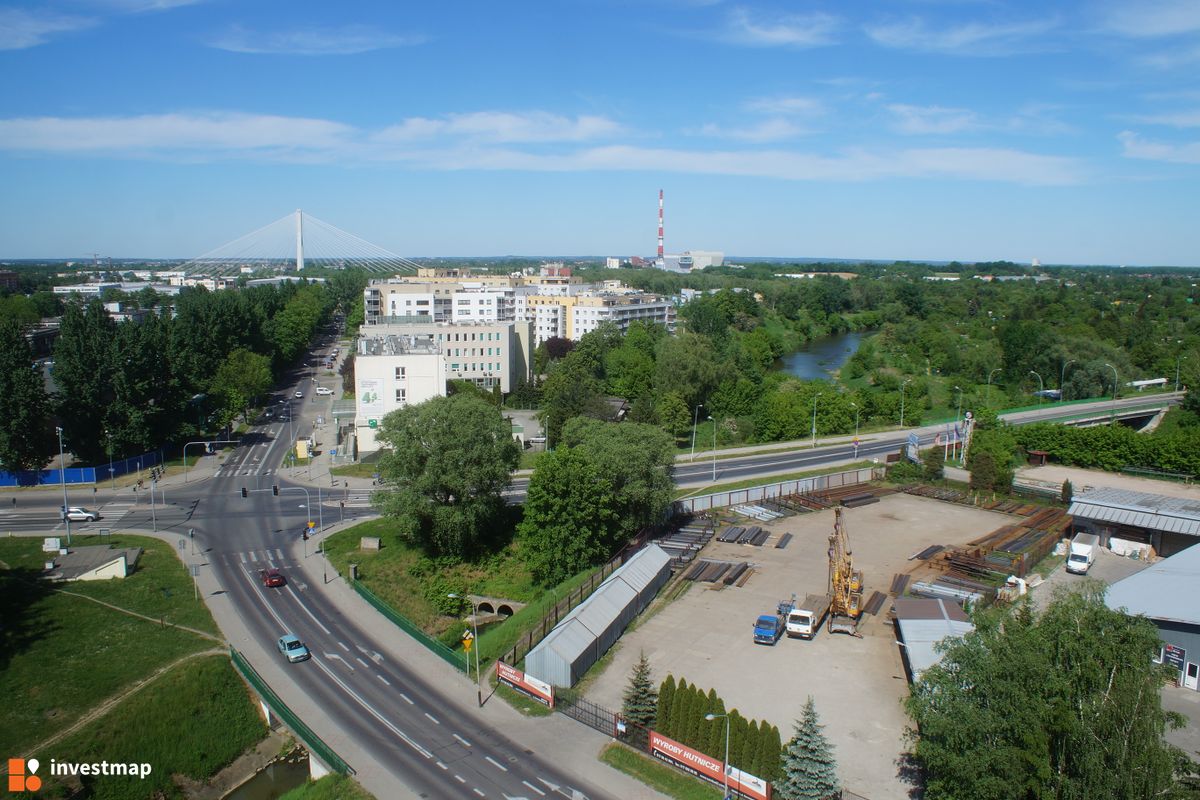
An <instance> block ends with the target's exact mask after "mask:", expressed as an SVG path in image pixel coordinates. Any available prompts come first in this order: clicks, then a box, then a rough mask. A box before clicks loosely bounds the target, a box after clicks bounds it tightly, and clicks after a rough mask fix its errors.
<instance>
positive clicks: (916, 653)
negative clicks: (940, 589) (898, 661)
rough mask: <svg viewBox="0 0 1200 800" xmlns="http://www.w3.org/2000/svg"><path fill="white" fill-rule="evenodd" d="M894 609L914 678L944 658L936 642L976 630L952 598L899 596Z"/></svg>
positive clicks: (906, 663) (916, 678) (908, 664)
mask: <svg viewBox="0 0 1200 800" xmlns="http://www.w3.org/2000/svg"><path fill="white" fill-rule="evenodd" d="M892 613H893V614H894V615H895V618H896V627H897V628H898V629H899V632H898V635H899V642H898V643H899V644H900V645H901V649H902V650H903V651H904V662H905V666H906V667H907V668H908V677H909V680H911V681H918V680H920V679H921V673H923V672H924V671H925V670H927V669H929V668H930V667H932V666H933V665H934V664H937V663H938V662H939V661H941V660H942V654H941V653H939V652H938V651H937V644H938V643H939V642H941V641H942V640H943V639H945V638H947V637H954V638H958V637H961V636H965V635H966V634H968V633H970V632H971V631H973V630H975V626H974V625H972V624H971V619H970V617H968V616H967V614H966V612H965V611H963V610H962V608H960V607H959V605H958V604H957V603H955V602H953V601H952V600H945V599H926V598H919V597H897V598H896V601H895V605H894V606H893V608H892Z"/></svg>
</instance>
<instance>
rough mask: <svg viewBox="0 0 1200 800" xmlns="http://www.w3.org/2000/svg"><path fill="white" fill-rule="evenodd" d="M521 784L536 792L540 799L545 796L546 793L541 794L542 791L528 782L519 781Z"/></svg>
mask: <svg viewBox="0 0 1200 800" xmlns="http://www.w3.org/2000/svg"><path fill="white" fill-rule="evenodd" d="M521 783H523V784H525V785H526V786H528V787H529V788H530V789H533V790H534V791H535V792H537V793H538V794H540V795H541V796H542V797H545V796H546V793H545V792H543V791H542V790H541V789H539V788H538V787H536V786H534V785H533V784H532V783H530V782H529V781H521Z"/></svg>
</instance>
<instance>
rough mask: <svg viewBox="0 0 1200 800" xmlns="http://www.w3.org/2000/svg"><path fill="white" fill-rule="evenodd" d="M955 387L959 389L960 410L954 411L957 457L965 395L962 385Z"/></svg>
mask: <svg viewBox="0 0 1200 800" xmlns="http://www.w3.org/2000/svg"><path fill="white" fill-rule="evenodd" d="M954 389H955V391H957V392H958V410H957V411H955V412H954V450H955V453H956V455H955V456H954V457H955V458H957V457H958V456H957V452H958V444H959V432H958V430H959V428H958V426H959V424H960V423H961V420H962V396H963V391H962V387H961V386H955V387H954ZM947 444H949V442H947Z"/></svg>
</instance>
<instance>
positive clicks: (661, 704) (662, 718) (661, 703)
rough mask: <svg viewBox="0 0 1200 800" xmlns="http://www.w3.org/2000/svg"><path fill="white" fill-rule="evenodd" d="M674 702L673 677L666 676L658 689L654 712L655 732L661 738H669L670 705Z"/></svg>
mask: <svg viewBox="0 0 1200 800" xmlns="http://www.w3.org/2000/svg"><path fill="white" fill-rule="evenodd" d="M674 702H675V676H674V675H667V677H666V680H664V681H663V682H662V685H660V686H659V687H658V708H657V709H656V711H655V714H654V719H655V730H657V731H658V732H659V733H661V734H662V735H663V736H670V735H671V733H670V730H671V704H672V703H674Z"/></svg>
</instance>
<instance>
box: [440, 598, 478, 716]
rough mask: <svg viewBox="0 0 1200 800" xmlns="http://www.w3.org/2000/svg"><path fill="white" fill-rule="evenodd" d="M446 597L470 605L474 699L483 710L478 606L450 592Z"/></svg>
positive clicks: (468, 666)
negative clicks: (473, 654)
mask: <svg viewBox="0 0 1200 800" xmlns="http://www.w3.org/2000/svg"><path fill="white" fill-rule="evenodd" d="M446 597H452V598H454V599H455V600H466V601H467V602H468V603H470V604H471V636H472V641H471V646H472V647H473V648H474V649H475V699H476V700H477V701H478V702H479V707H480V708H483V689H482V688H481V687H480V685H479V604H478V603H476V602H475V599H474V598H473V597H464V596H463V595H460V594H455V593H454V592H451V593H450V594H448V595H446ZM470 668H471V659H470V658H469V657H468V659H467V670H468V671H470Z"/></svg>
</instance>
